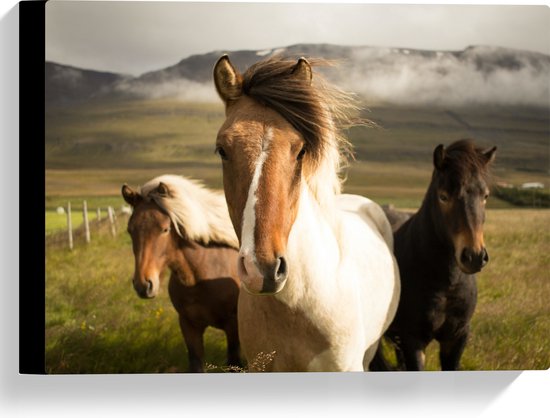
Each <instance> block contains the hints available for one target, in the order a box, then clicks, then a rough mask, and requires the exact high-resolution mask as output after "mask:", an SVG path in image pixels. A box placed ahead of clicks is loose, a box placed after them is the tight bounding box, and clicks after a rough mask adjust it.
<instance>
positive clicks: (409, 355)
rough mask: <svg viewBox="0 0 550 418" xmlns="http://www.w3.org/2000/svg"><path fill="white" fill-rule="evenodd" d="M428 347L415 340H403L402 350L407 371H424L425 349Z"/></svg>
mask: <svg viewBox="0 0 550 418" xmlns="http://www.w3.org/2000/svg"><path fill="white" fill-rule="evenodd" d="M425 348H426V346H425V345H424V344H422V343H420V342H419V341H417V340H415V339H409V338H403V339H402V340H401V344H400V349H401V353H402V355H403V361H404V363H405V370H407V371H422V370H424V361H425V355H424V349H425Z"/></svg>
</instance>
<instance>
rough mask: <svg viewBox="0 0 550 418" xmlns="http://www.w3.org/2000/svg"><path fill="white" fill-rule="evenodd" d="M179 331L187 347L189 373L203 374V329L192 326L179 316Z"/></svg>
mask: <svg viewBox="0 0 550 418" xmlns="http://www.w3.org/2000/svg"><path fill="white" fill-rule="evenodd" d="M180 329H181V333H182V334H183V339H184V340H185V344H186V345H187V354H188V358H189V368H188V372H189V373H203V372H204V366H203V359H204V343H203V334H204V330H205V329H206V328H205V327H196V326H193V325H192V324H191V323H190V322H189V321H188V320H187V319H186V318H184V317H182V316H181V315H180Z"/></svg>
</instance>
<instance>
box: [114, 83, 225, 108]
mask: <svg viewBox="0 0 550 418" xmlns="http://www.w3.org/2000/svg"><path fill="white" fill-rule="evenodd" d="M115 91H117V92H118V93H123V94H129V95H132V96H137V97H140V98H146V99H161V98H175V99H178V100H181V101H188V102H200V103H212V102H217V101H219V100H220V99H219V98H218V95H217V93H216V89H215V88H214V85H213V84H205V83H198V82H195V81H191V80H187V79H183V78H180V79H174V80H164V81H160V82H155V83H149V82H141V81H136V82H132V81H125V82H123V83H119V84H117V85H116V87H115Z"/></svg>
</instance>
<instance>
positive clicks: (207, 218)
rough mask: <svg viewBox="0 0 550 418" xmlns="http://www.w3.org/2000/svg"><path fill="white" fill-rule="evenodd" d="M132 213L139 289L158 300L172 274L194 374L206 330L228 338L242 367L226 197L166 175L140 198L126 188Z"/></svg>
mask: <svg viewBox="0 0 550 418" xmlns="http://www.w3.org/2000/svg"><path fill="white" fill-rule="evenodd" d="M122 196H123V197H124V200H126V202H128V203H129V204H130V205H131V206H132V207H133V213H132V216H131V217H130V219H129V221H128V232H129V234H130V236H131V237H132V246H133V251H134V256H135V272H134V278H133V285H134V289H135V290H136V292H137V294H138V295H139V296H140V297H142V298H153V297H155V296H156V295H157V293H158V290H159V285H160V276H161V273H162V271H163V270H164V269H165V268H166V267H167V268H169V269H170V271H171V275H170V282H169V284H168V292H169V294H170V300H171V301H172V304H173V306H174V308H175V309H176V311H177V312H178V315H179V324H180V328H181V332H182V334H183V338H184V339H185V343H186V345H187V350H188V355H189V371H190V372H203V371H204V366H203V362H204V345H203V334H204V331H205V329H206V327H207V326H213V327H216V328H219V329H222V330H224V331H225V334H226V336H227V358H228V364H229V365H230V366H239V365H240V361H239V338H238V329H237V300H238V295H239V286H240V283H239V279H238V276H237V261H238V252H237V250H236V248H238V243H237V238H236V237H235V233H234V231H233V227H232V225H231V221H230V220H229V216H228V213H227V205H226V203H225V200H224V197H223V195H222V194H220V193H215V192H212V191H210V190H207V189H205V188H204V187H202V186H201V185H199V184H198V183H196V182H193V181H190V180H188V179H185V178H183V177H179V176H172V175H165V176H161V177H157V178H155V179H153V180H151V181H149V182H148V183H146V184H145V185H144V186H143V187H142V188H141V190H140V191H139V192H136V191H134V190H132V189H131V188H130V187H128V186H127V185H124V186H122Z"/></svg>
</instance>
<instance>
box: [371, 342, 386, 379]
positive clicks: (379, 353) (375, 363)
mask: <svg viewBox="0 0 550 418" xmlns="http://www.w3.org/2000/svg"><path fill="white" fill-rule="evenodd" d="M368 369H369V370H370V371H371V372H387V371H390V370H392V367H391V366H390V365H389V363H388V362H387V360H386V358H385V357H384V353H383V350H382V339H380V341H379V342H378V346H377V347H376V352H375V353H374V357H373V358H372V360H371V361H370V364H369V367H368Z"/></svg>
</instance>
